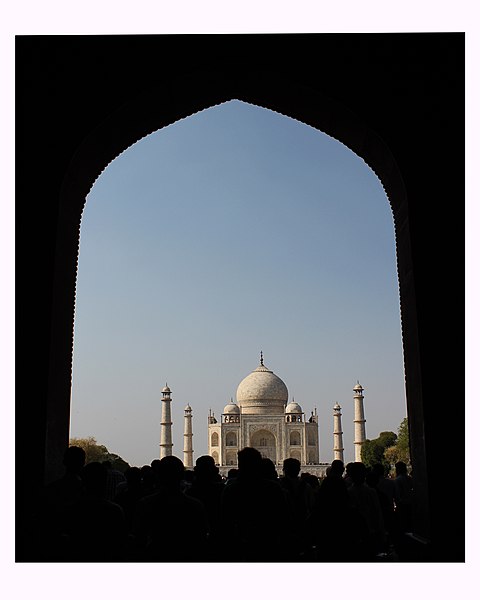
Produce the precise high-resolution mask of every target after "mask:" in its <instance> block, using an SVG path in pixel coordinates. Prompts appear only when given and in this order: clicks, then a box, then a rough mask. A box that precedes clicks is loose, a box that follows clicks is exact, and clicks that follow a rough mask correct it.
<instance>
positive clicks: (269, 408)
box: [160, 353, 366, 477]
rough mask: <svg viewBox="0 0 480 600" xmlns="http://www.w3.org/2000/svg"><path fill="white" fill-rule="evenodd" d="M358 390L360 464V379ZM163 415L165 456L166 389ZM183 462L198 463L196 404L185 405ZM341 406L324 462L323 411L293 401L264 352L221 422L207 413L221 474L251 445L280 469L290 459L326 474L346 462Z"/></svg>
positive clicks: (166, 449) (166, 450)
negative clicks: (195, 456) (335, 463)
mask: <svg viewBox="0 0 480 600" xmlns="http://www.w3.org/2000/svg"><path fill="white" fill-rule="evenodd" d="M353 391H354V403H355V404H354V409H355V413H354V415H355V416H354V427H355V429H354V431H355V439H354V447H355V461H356V462H361V447H362V444H363V443H364V442H365V438H366V436H365V416H364V407H363V388H362V386H361V385H360V384H359V383H358V382H357V384H356V385H355V386H354V388H353ZM162 395H163V398H162V419H161V424H160V427H161V430H160V458H163V457H164V456H169V455H171V454H172V447H173V444H172V420H171V406H170V404H171V390H170V388H169V387H168V385H166V386H165V387H164V388H163V390H162ZM184 414H185V419H184V449H183V462H184V465H185V467H186V468H192V467H193V444H192V439H193V433H192V408H191V406H190V405H189V404H187V406H186V407H185V413H184ZM341 419H342V413H341V407H340V405H339V404H338V403H336V404H335V405H334V407H333V430H332V434H333V454H332V457H327V460H326V461H321V460H320V450H319V448H320V445H319V433H318V423H319V421H318V414H317V409H316V407H315V408H314V409H313V410H311V411H310V416H308V417H306V416H305V413H304V411H303V409H302V407H301V406H300V404H298V403H297V402H295V401H294V400H293V399H292V401H291V402H289V397H288V389H287V386H286V385H285V383H284V382H283V381H282V379H280V377H278V375H275V373H274V372H273V371H271V370H270V369H269V368H267V367H266V365H265V364H264V361H263V353H260V364H259V365H258V366H257V368H256V369H254V370H253V371H252V372H251V373H250V374H249V375H247V376H246V377H245V378H244V379H243V380H242V381H241V382H240V384H239V385H238V388H237V393H236V402H234V401H233V399H232V400H231V402H230V403H229V404H227V405H226V406H225V407H224V409H223V412H222V414H221V417H220V419H219V420H217V418H216V417H215V414H214V413H212V410H211V409H210V411H209V415H208V425H207V427H208V454H210V456H212V457H213V459H214V460H215V463H216V464H217V466H218V467H219V470H220V473H221V474H222V475H226V474H227V472H228V470H229V469H232V468H235V467H236V466H237V453H238V451H239V450H241V449H242V448H245V447H247V446H249V447H253V448H256V449H257V450H259V452H260V453H261V454H262V456H263V457H265V458H269V459H270V460H272V462H273V463H274V465H275V466H276V468H277V471H278V472H279V473H281V470H282V465H283V461H284V460H285V459H286V458H296V459H298V460H299V461H300V464H301V469H302V471H305V472H308V473H310V474H312V475H316V476H317V477H323V476H324V475H325V472H326V469H327V467H328V466H329V465H330V463H331V461H332V460H334V459H339V460H342V461H343V451H344V448H343V432H342V420H341Z"/></svg>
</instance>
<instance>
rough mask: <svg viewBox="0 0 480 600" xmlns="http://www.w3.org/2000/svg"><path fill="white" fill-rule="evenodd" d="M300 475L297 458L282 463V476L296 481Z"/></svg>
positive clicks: (287, 459)
mask: <svg viewBox="0 0 480 600" xmlns="http://www.w3.org/2000/svg"><path fill="white" fill-rule="evenodd" d="M299 473H300V461H299V460H298V459H297V458H286V459H285V460H284V461H283V474H284V475H285V477H293V478H294V479H296V478H297V477H298V474H299Z"/></svg>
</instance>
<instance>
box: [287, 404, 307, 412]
mask: <svg viewBox="0 0 480 600" xmlns="http://www.w3.org/2000/svg"><path fill="white" fill-rule="evenodd" d="M285 413H287V414H292V413H294V414H299V413H300V414H302V413H303V410H302V407H301V406H300V404H298V402H290V404H289V405H288V406H287V408H286V409H285Z"/></svg>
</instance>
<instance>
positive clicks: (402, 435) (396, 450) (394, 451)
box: [385, 417, 410, 466]
mask: <svg viewBox="0 0 480 600" xmlns="http://www.w3.org/2000/svg"><path fill="white" fill-rule="evenodd" d="M385 461H386V462H387V463H388V464H389V465H390V466H392V465H394V464H395V463H396V462H399V461H402V462H404V463H405V464H407V465H409V464H410V438H409V434H408V419H407V418H406V417H405V419H403V421H402V422H401V423H400V426H399V428H398V437H397V441H396V443H395V445H394V446H391V447H390V448H387V449H386V450H385Z"/></svg>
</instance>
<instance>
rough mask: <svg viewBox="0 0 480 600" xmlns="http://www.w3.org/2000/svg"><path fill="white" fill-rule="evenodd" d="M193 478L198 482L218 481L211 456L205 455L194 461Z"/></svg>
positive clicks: (215, 467) (215, 466)
mask: <svg viewBox="0 0 480 600" xmlns="http://www.w3.org/2000/svg"><path fill="white" fill-rule="evenodd" d="M193 470H194V472H195V476H196V477H197V479H199V480H204V481H214V480H217V479H218V471H219V469H218V467H217V465H216V464H215V459H214V458H213V456H210V455H208V454H206V455H205V456H199V457H198V458H197V460H196V461H195V467H194V469H193Z"/></svg>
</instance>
